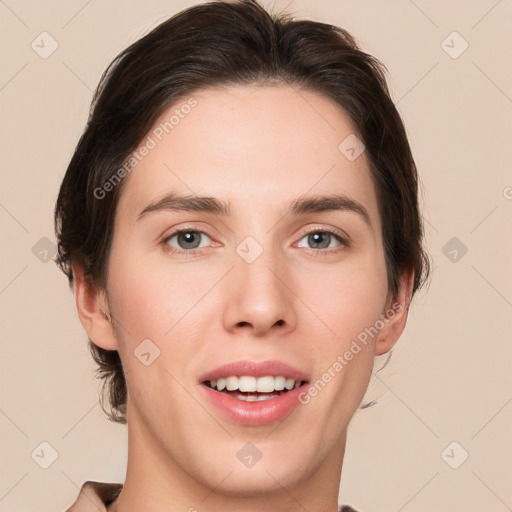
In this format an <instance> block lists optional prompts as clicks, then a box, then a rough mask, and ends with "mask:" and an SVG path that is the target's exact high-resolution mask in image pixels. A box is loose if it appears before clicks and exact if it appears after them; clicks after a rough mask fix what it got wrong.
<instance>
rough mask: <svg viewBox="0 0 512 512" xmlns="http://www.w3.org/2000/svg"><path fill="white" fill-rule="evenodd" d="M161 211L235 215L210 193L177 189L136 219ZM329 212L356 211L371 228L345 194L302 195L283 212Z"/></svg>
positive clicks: (367, 218)
mask: <svg viewBox="0 0 512 512" xmlns="http://www.w3.org/2000/svg"><path fill="white" fill-rule="evenodd" d="M161 211H189V212H203V213H212V214H214V215H221V216H230V215H232V210H231V205H230V204H229V203H227V202H225V201H222V200H220V199H217V198H215V197H210V196H197V195H180V194H177V193H174V192H171V193H169V194H166V195H165V196H163V197H162V198H160V199H157V200H156V201H153V202H152V203H150V204H148V205H147V206H146V207H145V208H144V209H143V210H142V211H141V212H140V213H139V215H138V216H137V220H139V219H141V218H143V217H145V216H147V215H148V214H150V213H155V212H161ZM328 211H349V212H353V213H357V214H358V215H359V216H360V217H362V219H363V220H364V221H365V223H366V224H368V226H369V227H370V228H371V227H372V223H371V220H370V215H369V214H368V211H367V210H366V208H365V207H364V206H363V205H362V204H361V203H359V202H357V201H355V200H354V199H351V198H350V197H348V196H346V195H344V194H329V195H316V196H307V197H300V198H298V199H296V200H294V201H292V202H291V203H290V205H289V206H288V209H287V210H286V211H285V213H284V215H292V216H298V215H306V214H308V213H320V212H328Z"/></svg>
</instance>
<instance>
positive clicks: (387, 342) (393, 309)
mask: <svg viewBox="0 0 512 512" xmlns="http://www.w3.org/2000/svg"><path fill="white" fill-rule="evenodd" d="M413 283H414V270H413V268H412V267H411V268H409V269H405V270H404V271H403V272H402V274H401V276H400V281H399V289H398V293H397V294H396V296H394V297H391V300H388V301H387V305H386V310H385V311H383V315H384V317H385V318H384V319H383V323H384V326H383V328H382V329H381V330H380V332H379V334H378V336H377V339H376V343H375V355H377V356H380V355H382V354H385V353H387V352H389V351H390V350H391V349H392V348H393V347H394V345H395V343H396V342H397V341H398V339H399V338H400V336H401V335H402V333H403V331H404V329H405V324H406V323H407V315H408V313H409V304H410V301H411V295H412V287H413Z"/></svg>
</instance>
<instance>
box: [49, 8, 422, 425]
mask: <svg viewBox="0 0 512 512" xmlns="http://www.w3.org/2000/svg"><path fill="white" fill-rule="evenodd" d="M384 70H385V68H384V66H383V65H382V64H381V63H380V62H379V61H378V60H377V59H375V58H374V57H372V56H371V55H368V54H367V53H364V52H363V51H361V50H360V49H359V47H358V45H357V43H356V42H355V40H354V38H353V37H352V36H351V35H350V34H349V33H348V32H347V31H345V30H343V29H342V28H339V27H337V26H333V25H329V24H325V23H319V22H315V21H310V20H296V19H293V18H292V16H291V15H289V14H283V13H281V14H271V13H269V12H267V11H266V10H265V9H264V8H263V7H262V6H260V5H259V4H258V3H257V1H256V0H235V1H212V2H209V3H206V4H200V5H196V6H194V7H191V8H189V9H186V10H183V11H181V12H179V13H178V14H176V15H175V16H173V17H171V18H169V19H168V20H167V21H165V22H163V23H162V24H160V25H159V26H158V27H156V28H155V29H153V30H152V31H151V32H150V33H148V34H147V35H146V36H144V37H143V38H141V39H140V40H138V41H136V42H135V43H134V44H132V45H131V46H129V47H128V48H127V49H125V50H124V51H123V52H121V53H120V54H119V55H118V56H117V57H116V58H115V59H114V61H113V62H112V63H111V64H110V66H109V67H108V68H107V70H106V71H105V72H104V74H103V76H102V77H101V80H100V83H99V85H98V88H97V89H96V91H95V94H94V97H93V101H92V105H91V111H90V116H89V121H88V123H87V126H86V128H85V131H84V133H83V134H82V136H81V138H80V141H79V142H78V145H77V147H76V149H75V152H74V154H73V156H72V158H71V161H70V163H69V166H68V168H67V171H66V174H65V176H64V179H63V181H62V184H61V188H60V192H59V196H58V199H57V202H56V205H55V231H56V236H57V242H58V255H57V264H58V265H59V267H60V268H61V269H62V271H63V272H64V273H65V274H66V275H67V277H68V279H69V284H70V285H72V283H73V272H72V267H71V263H72V262H73V263H74V262H79V263H80V264H81V265H83V267H84V271H85V275H86V277H87V280H88V282H89V283H90V284H91V285H95V286H101V287H106V276H107V270H108V258H109V250H110V245H111V241H112V234H113V228H114V216H115V212H116V205H117V203H118V200H119V197H120V194H121V192H122V190H123V184H124V182H125V181H126V180H122V181H121V182H120V183H119V185H118V186H116V187H113V189H112V191H110V192H108V193H106V194H103V195H104V197H101V198H99V197H97V194H95V193H94V191H95V190H98V189H99V188H101V187H103V186H104V184H105V183H106V182H108V181H109V179H112V177H113V175H114V174H115V173H116V171H118V170H119V169H120V168H121V167H122V166H123V164H124V163H125V161H126V159H127V158H128V157H129V155H130V154H131V153H132V152H133V151H134V150H135V149H136V148H137V146H138V145H139V143H140V142H141V140H142V139H143V137H144V136H145V135H146V134H147V133H148V132H149V130H150V129H151V127H152V126H153V124H154V122H155V121H156V119H157V118H158V117H159V116H160V115H161V114H162V112H163V111H164V110H165V109H166V108H167V107H168V106H169V105H170V104H171V103H174V102H176V101H178V100H179V99H182V98H183V97H185V96H186V95H189V94H191V93H192V92H193V91H195V90H199V89H204V88H208V87H212V86H228V85H244V84H247V85H249V84H259V85H281V84H283V85H284V84H286V85H293V86H297V87H299V88H304V89H308V90H311V91H314V92H317V93H320V94H322V95H324V96H325V97H327V98H329V99H331V100H332V101H334V102H335V103H336V104H338V105H340V106H341V107H342V108H343V109H344V110H345V111H346V112H347V113H348V115H349V116H350V118H351V121H352V123H353V125H354V127H355V130H356V132H357V135H358V137H359V138H360V139H362V141H363V143H364V145H365V154H366V158H367V160H368V162H369V167H370V173H371V176H372V179H373V181H374V183H375V186H376V190H377V199H378V204H379V211H380V215H381V219H382V236H383V243H384V252H385V260H386V270H387V277H388V289H389V291H390V293H392V294H396V292H397V291H398V282H399V276H400V274H401V272H402V270H404V269H406V268H411V267H412V268H413V270H414V285H413V290H412V295H414V293H415V292H416V290H417V289H418V288H420V286H421V285H422V284H423V283H424V281H425V280H426V279H427V277H428V275H429V271H430V265H429V258H428V256H427V254H426V252H425V251H424V249H423V246H422V240H423V226H422V219H421V215H420V213H419V207H418V198H417V193H418V178H417V172H416V166H415V163H414V160H413V157H412V154H411V150H410V147H409V143H408V140H407V136H406V133H405V129H404V126H403V123H402V120H401V118H400V115H399V113H398V111H397V109H396V108H395V106H394V104H393V101H392V100H391V98H390V95H389V91H388V88H387V84H386V79H385V73H384ZM340 142H341V141H340ZM412 295H411V298H412ZM89 348H90V350H91V353H92V355H93V357H94V359H95V361H96V362H97V363H98V365H99V369H98V375H99V377H100V378H101V379H104V383H103V396H105V395H106V396H108V400H109V405H110V410H107V409H106V408H105V406H104V403H103V400H102V407H103V408H104V410H105V412H106V413H107V414H108V416H109V418H110V419H111V420H112V421H116V422H119V423H126V382H125V378H124V374H123V368H122V365H121V360H120V358H119V354H118V352H117V351H107V350H104V349H102V348H100V347H98V346H96V345H95V344H94V343H93V342H92V340H89Z"/></svg>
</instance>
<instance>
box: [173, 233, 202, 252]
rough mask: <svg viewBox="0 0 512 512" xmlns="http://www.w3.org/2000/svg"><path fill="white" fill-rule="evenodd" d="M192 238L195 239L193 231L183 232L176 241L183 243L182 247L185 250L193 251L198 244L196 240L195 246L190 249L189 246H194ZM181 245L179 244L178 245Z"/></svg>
mask: <svg viewBox="0 0 512 512" xmlns="http://www.w3.org/2000/svg"><path fill="white" fill-rule="evenodd" d="M194 237H196V235H195V234H194V232H193V231H185V232H183V233H180V234H179V236H178V240H179V241H180V242H184V245H185V247H186V248H187V249H191V248H192V249H195V248H196V247H197V246H198V245H199V244H198V243H197V240H196V244H195V246H194V247H190V245H191V244H192V245H194V240H193V239H194ZM180 245H181V244H180Z"/></svg>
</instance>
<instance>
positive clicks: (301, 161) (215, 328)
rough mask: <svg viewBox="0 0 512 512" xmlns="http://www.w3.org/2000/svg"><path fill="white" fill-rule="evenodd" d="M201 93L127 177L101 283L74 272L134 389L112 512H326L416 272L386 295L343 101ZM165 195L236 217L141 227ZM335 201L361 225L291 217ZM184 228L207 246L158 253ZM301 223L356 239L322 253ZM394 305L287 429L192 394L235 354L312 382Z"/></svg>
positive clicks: (178, 214)
mask: <svg viewBox="0 0 512 512" xmlns="http://www.w3.org/2000/svg"><path fill="white" fill-rule="evenodd" d="M193 97H194V98H195V99H196V100H197V102H198V103H197V106H196V107H195V108H194V109H192V111H191V112H190V113H189V114H188V115H187V116H184V118H183V119H180V122H179V124H178V125H176V126H175V127H174V129H173V130H172V131H171V132H170V133H169V135H167V136H166V137H164V138H163V140H162V141H161V142H159V143H158V145H157V146H156V147H155V148H154V149H152V150H151V151H150V152H149V154H148V155H147V156H146V157H145V158H144V159H143V160H142V161H141V162H140V163H139V164H138V165H137V166H136V167H135V168H134V169H133V170H132V171H131V172H130V174H129V175H128V176H127V177H126V178H124V179H126V180H127V182H126V183H125V184H124V185H125V188H124V189H123V192H122V195H121V198H120V202H119V205H118V210H117V213H116V221H115V230H114V237H113V244H112V249H111V255H110V260H109V273H108V282H107V287H106V290H104V289H101V288H100V287H89V286H87V285H86V283H85V280H84V277H83V271H82V269H81V268H80V266H78V265H75V267H74V271H75V279H76V281H75V297H76V303H77V308H78V312H79V316H80V319H81V322H82V324H83V325H84V327H85V329H86V330H87V333H88V335H89V337H90V338H91V340H93V341H94V343H96V344H97V345H98V346H100V347H102V348H104V349H107V350H118V351H119V353H120V356H121V359H122V363H123V367H124V369H125V373H126V379H127V385H128V394H129V397H128V439H129V445H128V453H129V456H128V468H127V476H126V481H125V484H124V488H123V491H122V492H121V495H120V496H119V498H118V499H117V500H116V501H115V502H114V503H113V504H112V505H111V506H110V507H109V511H113V512H135V511H140V510H145V511H147V512H157V511H158V512H160V511H166V512H173V511H186V510H189V511H190V512H192V511H193V510H194V508H195V509H196V510H198V511H200V512H202V511H209V512H217V511H219V512H220V511H225V510H238V511H247V512H251V511H261V510H274V511H283V512H284V511H287V512H288V511H290V512H291V511H299V510H303V509H306V510H315V511H318V512H335V511H336V510H337V499H338V489H339V482H340V478H341V469H342V463H343V457H344V451H345V443H346V431H347V426H348V424H349V422H350V419H351V418H352V416H353V414H354V413H355V411H356V410H357V408H358V406H359V405H360V403H361V400H362V398H363V396H364V393H365V391H366V389H367V386H368V382H369V379H370V376H371V372H372V368H373V362H374V356H375V355H380V354H384V353H386V352H388V351H389V350H390V349H391V348H392V347H393V345H394V344H395V343H396V341H397V340H398V338H399V337H400V335H401V333H402V331H403V329H404V327H405V323H406V319H407V309H408V303H409V298H410V294H411V287H412V278H413V276H412V272H410V271H407V272H404V273H403V275H402V276H401V278H400V291H399V293H398V295H397V296H396V297H391V296H389V294H388V287H387V277H386V270H385V262H384V252H383V243H382V236H381V219H380V218H379V212H378V207H377V199H376V193H375V188H374V185H373V182H372V180H371V177H370V173H369V171H368V166H367V161H366V158H365V154H364V153H363V154H362V155H361V156H360V157H359V158H357V159H356V160H355V161H349V160H348V159H347V158H346V157H345V156H344V155H343V154H342V153H341V152H340V151H339V149H338V146H339V144H340V143H341V142H342V141H343V140H344V139H345V138H346V137H347V136H348V135H349V134H351V133H354V131H355V130H354V128H353V126H352V124H351V122H350V120H349V118H348V116H347V115H346V114H345V113H344V112H343V110H341V109H340V108H339V107H338V106H337V105H336V104H335V103H333V102H332V101H331V100H329V99H327V98H324V97H323V96H321V95H319V94H317V93H314V92H309V91H300V93H299V92H297V91H296V90H295V89H294V88H291V87H289V86H279V87H263V86H259V87H258V86H250V87H249V86H239V87H231V88H229V89H207V90H203V91H199V92H196V93H194V94H193ZM175 108H176V105H173V106H171V107H170V108H169V110H168V111H167V112H166V113H164V115H163V116H162V118H161V119H160V120H159V121H157V123H156V125H158V124H159V122H160V121H161V120H165V119H168V118H169V116H170V114H171V113H172V111H173V110H174V109H175ZM156 125H155V126H156ZM171 191H173V192H178V193H183V194H198V195H207V196H214V197H216V198H218V199H222V200H225V201H229V202H230V203H231V209H232V215H231V216H229V217H228V216H226V217H223V216H220V215H216V214H212V213H204V212H183V211H159V212H157V213H155V212H154V213H151V214H148V215H145V216H143V217H142V219H140V220H137V215H138V214H139V213H140V212H141V211H142V210H143V209H144V208H145V207H146V206H147V205H148V204H150V203H152V202H154V201H155V200H157V199H159V198H160V197H162V195H164V194H166V193H168V192H171ZM332 193H340V194H345V195H347V196H349V197H350V198H352V199H353V200H355V201H357V202H359V203H361V204H362V205H363V206H364V207H365V209H366V210H367V212H368V215H369V218H370V222H371V226H369V225H368V224H366V223H365V221H364V219H363V218H362V216H361V215H359V214H357V213H355V212H353V211H328V212H321V213H309V214H306V215H303V216H291V215H284V211H285V209H286V207H287V206H288V204H289V203H290V202H291V201H292V200H295V199H297V198H299V197H300V196H302V195H308V196H310V195H322V194H332ZM178 228H187V229H189V230H195V231H194V232H195V236H196V238H195V239H194V240H196V241H199V242H200V246H201V247H200V248H199V249H187V246H186V245H184V244H183V240H182V241H181V244H180V241H179V240H178V237H174V238H172V239H170V240H168V241H167V242H165V239H166V237H168V236H169V235H172V233H173V231H175V230H176V229H178ZM313 228H314V229H313ZM310 229H311V230H312V231H313V232H320V233H323V232H325V231H324V230H325V229H334V230H336V231H337V232H338V233H339V234H340V235H341V236H342V237H343V238H345V239H346V240H349V243H348V245H345V244H343V243H342V242H340V241H338V240H337V239H336V238H335V237H332V238H331V239H330V241H329V240H328V241H327V242H325V243H326V245H327V248H323V247H325V246H323V247H321V248H318V245H315V243H314V241H311V240H310V239H308V236H307V234H308V230H310ZM197 231H200V232H203V233H206V234H205V235H202V234H198V233H197ZM247 236H251V237H253V238H254V239H255V240H257V241H258V243H259V244H260V245H261V246H262V248H263V253H262V254H261V255H260V256H259V257H258V258H257V259H256V260H255V261H254V262H252V263H250V264H249V263H247V262H246V261H245V260H244V259H242V258H241V257H240V256H239V255H238V253H237V252H236V248H237V246H238V245H239V244H240V243H241V242H242V241H243V240H244V239H245V238H246V237H247ZM166 245H167V247H169V248H170V250H171V251H172V250H173V249H174V250H180V249H181V250H183V251H189V252H190V254H187V255H182V254H176V253H173V252H169V251H166V250H165V246H166ZM198 251H202V252H201V253H199V252H198ZM320 253H323V254H320ZM191 254H192V255H191ZM393 303H395V304H396V303H400V304H401V305H402V306H403V308H402V310H401V311H400V312H398V313H397V314H396V315H395V316H394V317H393V319H392V320H390V321H389V322H387V323H386V324H385V326H384V327H383V328H382V329H381V330H380V331H379V333H378V335H377V336H376V337H374V338H371V339H370V340H369V343H368V344H367V346H366V347H364V346H362V350H361V351H360V352H359V353H358V354H357V355H355V356H354V358H353V359H352V360H351V361H350V362H349V363H348V364H347V365H346V366H345V367H344V368H343V370H342V371H341V372H339V373H338V374H337V375H336V377H335V378H333V379H332V380H331V382H329V383H328V384H327V385H326V386H325V388H324V389H323V390H322V391H321V392H320V393H318V395H317V396H316V397H314V398H313V399H311V401H310V403H309V404H307V405H303V406H302V405H301V406H299V407H298V408H296V409H295V410H294V411H293V412H292V413H291V414H290V415H289V416H288V417H287V418H286V419H285V420H284V421H282V422H281V423H279V424H273V425H270V426H261V427H247V426H242V425H237V424H235V423H232V422H230V421H228V420H227V419H225V418H224V417H223V416H221V415H220V414H219V413H218V411H217V410H216V409H215V408H214V406H213V405H211V404H210V403H209V402H207V401H206V400H205V399H204V397H203V395H202V393H201V392H200V391H201V389H200V388H199V385H198V377H199V376H200V375H201V374H203V373H205V372H206V371H208V370H211V369H213V368H216V367H217V366H219V365H221V364H224V363H227V362H230V361H235V360H241V359H249V360H258V361H259V360H268V359H278V360H281V361H284V362H286V363H289V364H291V365H293V366H296V367H298V368H300V369H302V370H303V371H305V372H307V373H308V374H309V375H310V376H311V380H312V381H315V380H316V379H318V378H320V377H321V376H322V374H323V373H324V372H325V371H326V370H327V368H329V367H331V366H332V365H333V363H334V362H335V361H336V358H337V356H338V355H340V354H343V353H344V352H345V351H346V350H347V349H348V348H349V347H350V344H351V342H352V340H354V339H355V338H356V337H357V335H358V334H359V333H360V332H361V331H363V330H364V329H365V328H366V327H369V326H372V325H374V323H375V321H376V320H377V319H378V318H379V315H380V314H382V313H385V312H386V310H388V309H389V308H390V307H391V306H392V304H393ZM109 318H112V319H113V321H112V323H111V322H109ZM147 338H149V339H150V340H152V342H153V343H154V344H155V345H156V346H158V347H159V349H160V351H161V353H160V357H158V358H157V359H155V360H154V362H153V363H152V364H151V365H150V366H145V365H143V364H142V363H141V362H140V360H139V359H138V358H137V357H135V355H134V350H135V349H136V347H137V346H138V345H139V344H140V343H141V341H142V340H144V339H147ZM247 442H252V443H253V444H255V445H256V446H257V447H258V449H259V450H260V452H261V453H262V457H261V459H260V460H259V461H258V463H257V464H256V465H254V466H253V467H251V468H247V467H245V466H244V465H243V464H241V462H240V461H239V460H238V458H237V457H236V454H237V452H238V451H239V450H240V449H241V448H242V446H244V445H245V444H246V443H247ZM191 507H194V508H191Z"/></svg>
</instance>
